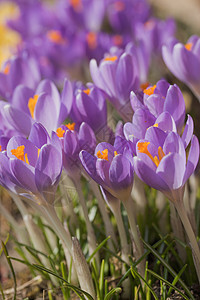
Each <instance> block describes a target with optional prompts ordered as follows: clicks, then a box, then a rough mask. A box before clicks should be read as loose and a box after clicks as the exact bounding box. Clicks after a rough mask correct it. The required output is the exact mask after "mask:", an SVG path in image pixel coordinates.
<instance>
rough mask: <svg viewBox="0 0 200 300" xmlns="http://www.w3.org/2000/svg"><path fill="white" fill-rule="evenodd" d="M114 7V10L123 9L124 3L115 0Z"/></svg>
mask: <svg viewBox="0 0 200 300" xmlns="http://www.w3.org/2000/svg"><path fill="white" fill-rule="evenodd" d="M114 8H115V10H116V11H123V10H124V9H125V4H124V2H122V1H117V2H115V4H114Z"/></svg>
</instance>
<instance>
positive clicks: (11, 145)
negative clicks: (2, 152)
mask: <svg viewBox="0 0 200 300" xmlns="http://www.w3.org/2000/svg"><path fill="white" fill-rule="evenodd" d="M22 145H23V146H25V148H24V155H25V154H27V160H28V163H29V164H30V165H31V166H33V167H34V166H35V164H36V162H37V159H38V148H37V147H36V146H35V145H34V144H33V143H31V142H30V141H29V140H27V139H26V138H24V137H22V136H14V137H12V138H11V139H10V140H9V142H8V145H7V155H8V157H10V158H16V156H15V155H13V154H12V152H11V151H12V150H13V149H16V148H17V147H19V146H22ZM24 159H25V158H24ZM28 163H27V164H28Z"/></svg>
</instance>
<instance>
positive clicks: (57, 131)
mask: <svg viewBox="0 0 200 300" xmlns="http://www.w3.org/2000/svg"><path fill="white" fill-rule="evenodd" d="M64 133H65V131H64V129H62V128H61V127H59V128H58V129H57V130H56V134H57V136H58V137H59V138H62V137H63V135H64Z"/></svg>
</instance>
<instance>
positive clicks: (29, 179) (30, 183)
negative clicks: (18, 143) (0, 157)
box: [9, 158, 38, 194]
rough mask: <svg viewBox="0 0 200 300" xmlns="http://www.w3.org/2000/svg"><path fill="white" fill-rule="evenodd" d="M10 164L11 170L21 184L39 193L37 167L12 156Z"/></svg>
mask: <svg viewBox="0 0 200 300" xmlns="http://www.w3.org/2000/svg"><path fill="white" fill-rule="evenodd" d="M9 165H10V169H11V172H12V174H13V176H14V177H15V178H16V180H17V181H18V182H19V185H20V186H21V187H22V188H24V189H26V190H28V191H31V192H32V193H34V194H37V193H38V190H37V187H36V185H35V168H34V167H32V166H31V165H28V164H27V163H25V162H23V161H21V160H19V159H17V158H11V159H10V161H9Z"/></svg>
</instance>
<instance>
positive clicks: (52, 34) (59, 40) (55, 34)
mask: <svg viewBox="0 0 200 300" xmlns="http://www.w3.org/2000/svg"><path fill="white" fill-rule="evenodd" d="M47 38H48V39H49V40H50V41H51V42H52V43H55V44H63V43H64V42H65V40H64V38H63V37H62V35H61V33H60V31H58V30H49V31H48V32H47Z"/></svg>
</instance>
